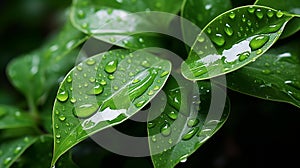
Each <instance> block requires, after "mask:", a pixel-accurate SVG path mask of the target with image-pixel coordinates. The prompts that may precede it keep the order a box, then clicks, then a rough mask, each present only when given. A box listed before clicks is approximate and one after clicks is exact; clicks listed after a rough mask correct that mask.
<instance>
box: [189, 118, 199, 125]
mask: <svg viewBox="0 0 300 168" xmlns="http://www.w3.org/2000/svg"><path fill="white" fill-rule="evenodd" d="M198 123H199V120H198V119H190V120H188V122H187V126H189V127H195V126H196V125H197V124H198Z"/></svg>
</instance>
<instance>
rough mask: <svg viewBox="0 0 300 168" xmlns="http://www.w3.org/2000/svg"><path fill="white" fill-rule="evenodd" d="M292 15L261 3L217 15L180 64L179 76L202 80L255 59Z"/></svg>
mask: <svg viewBox="0 0 300 168" xmlns="http://www.w3.org/2000/svg"><path fill="white" fill-rule="evenodd" d="M271 13H272V17H271ZM292 17H293V15H290V14H286V13H283V12H281V11H276V10H274V9H271V8H268V7H263V6H244V7H240V8H235V9H233V10H230V11H227V12H225V13H224V14H222V15H219V16H218V17H217V18H215V19H214V20H213V21H212V22H210V23H209V24H208V25H207V26H206V27H205V28H204V29H203V30H202V32H201V33H200V34H199V36H198V37H197V40H196V42H195V43H194V45H193V47H192V50H191V52H190V54H189V57H188V58H187V60H186V61H185V63H183V64H182V73H183V75H184V76H185V77H186V78H187V79H190V80H204V79H209V78H213V77H216V76H219V75H222V74H227V73H229V72H232V71H235V70H237V69H239V68H241V67H243V66H245V65H247V64H249V63H250V62H253V61H255V59H257V58H258V57H259V56H261V55H262V54H263V53H264V52H266V51H267V50H268V49H269V48H270V47H271V46H272V45H273V44H274V42H275V41H276V40H277V39H278V38H279V36H280V34H281V32H282V31H283V29H284V26H285V25H286V23H287V22H288V21H289V20H290V19H291V18H292Z"/></svg>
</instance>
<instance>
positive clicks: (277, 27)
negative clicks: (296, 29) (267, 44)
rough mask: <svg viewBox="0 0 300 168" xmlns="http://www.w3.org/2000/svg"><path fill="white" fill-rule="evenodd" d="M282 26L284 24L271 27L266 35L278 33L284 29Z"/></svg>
mask: <svg viewBox="0 0 300 168" xmlns="http://www.w3.org/2000/svg"><path fill="white" fill-rule="evenodd" d="M282 25H283V23H279V24H274V25H270V26H269V28H268V29H267V32H266V33H274V32H277V31H278V30H279V29H280V28H281V27H282Z"/></svg>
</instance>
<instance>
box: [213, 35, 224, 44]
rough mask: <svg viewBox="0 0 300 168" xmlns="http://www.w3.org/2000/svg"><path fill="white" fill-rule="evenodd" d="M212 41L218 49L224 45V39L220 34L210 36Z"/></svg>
mask: <svg viewBox="0 0 300 168" xmlns="http://www.w3.org/2000/svg"><path fill="white" fill-rule="evenodd" d="M212 41H213V42H214V43H215V44H217V45H218V46H220V47H221V46H223V45H224V44H225V38H224V37H223V35H222V34H215V35H214V36H212Z"/></svg>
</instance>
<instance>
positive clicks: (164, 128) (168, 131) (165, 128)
mask: <svg viewBox="0 0 300 168" xmlns="http://www.w3.org/2000/svg"><path fill="white" fill-rule="evenodd" d="M160 132H161V134H162V135H163V136H169V135H170V134H171V127H170V124H169V123H168V122H167V121H166V122H165V123H164V125H163V126H162V127H161V129H160Z"/></svg>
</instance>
